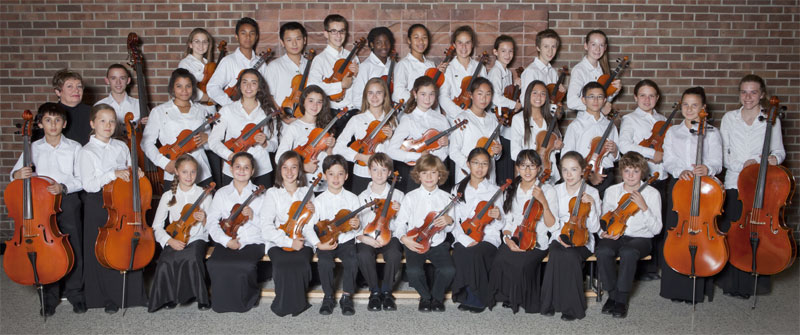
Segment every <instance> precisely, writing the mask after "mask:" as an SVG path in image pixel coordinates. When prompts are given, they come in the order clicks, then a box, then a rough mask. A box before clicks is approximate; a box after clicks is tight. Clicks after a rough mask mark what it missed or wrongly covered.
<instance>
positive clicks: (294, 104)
mask: <svg viewBox="0 0 800 335" xmlns="http://www.w3.org/2000/svg"><path fill="white" fill-rule="evenodd" d="M315 54H316V51H314V49H311V50H308V52H306V54H305V57H306V68H305V70H303V74H302V75H300V74H298V75H296V76H294V77H292V94H289V95H287V96H286V98H284V99H283V102H281V109H283V112H284V113H285V114H286V115H288V116H291V117H295V118H299V117H301V116H303V113H301V112H300V95H302V94H303V90H304V89H305V88H306V83H308V73H309V72H310V71H311V61H312V60H314V55H315Z"/></svg>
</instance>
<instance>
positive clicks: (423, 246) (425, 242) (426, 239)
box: [406, 193, 461, 254]
mask: <svg viewBox="0 0 800 335" xmlns="http://www.w3.org/2000/svg"><path fill="white" fill-rule="evenodd" d="M460 198H461V193H458V194H456V195H455V196H454V197H452V198H451V199H450V202H449V203H448V204H447V206H445V207H444V209H442V210H441V211H439V212H438V213H437V212H429V213H428V215H426V216H425V221H424V222H423V223H422V225H421V226H419V227H416V228H414V229H411V230H409V231H408V233H406V236H408V237H413V239H414V242H416V243H419V244H420V253H421V254H424V253H426V252H428V250H430V249H431V239H433V236H434V235H436V233H438V232H440V231H442V230H443V229H444V227H437V226H436V225H434V224H433V221H436V219H438V218H440V217H442V216H444V215H445V214H447V212H448V211H450V209H452V208H453V206H455V204H456V202H458V199H460Z"/></svg>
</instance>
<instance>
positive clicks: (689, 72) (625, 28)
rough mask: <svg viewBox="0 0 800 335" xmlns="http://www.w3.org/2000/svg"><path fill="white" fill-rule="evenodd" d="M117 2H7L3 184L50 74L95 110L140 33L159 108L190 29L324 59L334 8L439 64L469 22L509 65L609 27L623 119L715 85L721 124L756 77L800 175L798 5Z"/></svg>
mask: <svg viewBox="0 0 800 335" xmlns="http://www.w3.org/2000/svg"><path fill="white" fill-rule="evenodd" d="M110 2H111V1H92V0H51V1H41V0H40V1H22V0H4V1H3V2H2V4H0V174H2V177H0V188H4V187H5V185H6V184H7V183H8V177H7V176H8V172H9V170H10V168H11V166H12V165H13V163H14V161H15V160H16V158H17V156H18V155H19V152H20V145H19V144H18V143H17V142H16V141H17V140H18V137H16V136H15V135H14V134H13V132H14V128H13V124H14V123H16V122H18V119H19V114H20V112H21V111H22V110H24V109H35V108H36V107H37V106H38V105H39V104H40V103H42V102H45V101H55V99H56V97H55V94H53V91H52V89H51V88H50V78H51V76H52V74H53V73H54V72H55V71H56V70H58V69H60V68H64V67H69V68H71V69H74V70H77V71H79V72H80V73H81V74H82V75H83V76H84V78H85V80H86V85H87V88H86V99H85V102H86V103H90V104H91V103H93V102H94V101H96V100H98V99H99V98H101V97H103V96H105V95H106V94H107V92H106V89H105V87H104V86H103V80H102V77H103V75H104V73H105V68H106V67H107V66H108V65H109V64H111V63H115V62H125V61H126V58H127V57H126V50H125V38H126V36H127V34H128V33H129V32H131V31H134V32H136V33H137V34H138V35H139V36H140V38H141V39H142V40H143V43H144V45H143V47H142V51H143V53H144V55H145V57H146V64H147V76H148V83H149V85H150V86H149V91H150V97H151V102H152V104H153V106H154V105H155V104H158V103H161V102H163V101H165V100H166V99H167V96H166V89H165V85H166V82H167V79H168V76H169V74H170V72H171V71H172V69H174V68H175V67H176V66H177V63H178V61H179V60H180V59H181V58H182V57H183V51H184V49H185V46H184V44H183V42H184V41H185V39H186V36H187V34H188V33H189V31H191V30H192V29H193V28H195V27H205V28H206V29H208V30H209V31H210V32H211V33H212V35H214V36H215V38H217V40H219V39H220V38H223V39H226V40H227V41H228V42H229V47H230V49H231V50H233V48H235V46H236V45H235V42H234V41H233V39H232V36H231V35H232V34H233V25H234V23H235V21H236V20H237V19H238V18H240V17H241V16H251V17H253V18H255V19H256V20H258V22H259V24H260V26H261V27H260V28H261V42H260V43H259V50H264V49H266V48H268V47H271V48H273V50H276V49H279V48H277V45H278V43H277V40H278V36H277V29H278V27H279V25H280V24H281V23H282V22H286V21H290V20H298V21H302V22H304V23H305V24H306V27H307V29H308V30H309V32H310V37H309V44H310V46H311V47H314V48H317V49H318V50H319V49H320V48H321V47H323V46H324V40H323V38H322V34H321V30H322V19H323V18H324V17H325V15H327V14H328V13H332V12H335V13H340V14H342V15H344V16H345V17H347V18H348V19H349V20H351V36H353V33H354V34H355V36H356V37H360V36H364V35H365V34H366V32H367V31H368V30H369V29H370V28H372V27H374V26H377V25H386V26H388V27H390V28H391V29H392V31H394V32H395V37H396V39H397V40H398V43H397V44H396V46H397V47H398V52H399V53H400V55H401V56H402V55H405V54H406V53H407V51H408V47H407V44H406V43H405V31H406V29H407V28H408V26H409V25H410V24H412V23H415V22H423V23H425V24H426V25H427V26H428V27H429V28H430V29H431V30H432V31H433V33H434V37H433V47H432V50H431V52H430V54H429V55H430V56H431V58H433V59H434V60H438V59H440V58H441V54H442V50H444V48H445V47H446V44H447V41H448V38H449V32H450V31H451V30H452V29H454V28H455V27H456V26H458V25H460V24H471V25H472V26H473V27H474V28H475V29H476V30H477V31H478V33H479V37H478V43H479V46H478V50H479V51H482V50H489V49H490V48H491V44H492V42H493V40H494V37H495V36H496V35H497V34H498V33H499V32H502V33H507V34H510V35H512V36H513V37H514V38H515V39H516V40H517V42H518V43H519V46H518V49H517V52H518V57H517V59H516V60H515V63H514V64H513V66H514V67H517V66H525V65H527V63H529V62H530V61H531V60H532V59H533V57H534V56H535V54H536V50H535V47H534V45H533V44H534V41H533V37H534V36H535V34H536V32H537V31H539V30H541V29H544V28H545V27H550V28H553V29H555V30H556V31H558V33H559V34H560V35H561V37H562V40H563V46H562V48H561V52H560V54H559V56H558V58H557V59H556V64H555V65H558V66H561V65H567V66H569V67H571V66H574V65H575V64H576V63H577V62H578V61H580V59H581V57H582V55H583V47H582V38H583V36H584V34H585V33H586V32H587V31H589V30H591V29H603V30H604V31H605V32H606V33H607V34H608V36H609V39H610V55H611V57H612V58H617V57H621V56H625V55H626V56H629V57H630V59H631V67H630V70H628V71H626V72H625V73H624V74H623V77H622V80H623V84H624V85H625V89H624V91H623V94H622V95H621V96H620V97H619V98H618V99H617V107H618V109H620V110H622V111H630V110H632V109H633V107H635V105H634V104H633V98H632V93H631V92H630V91H631V90H632V87H633V85H634V84H635V83H636V81H638V80H639V79H642V78H651V79H654V80H656V82H658V83H659V85H660V86H661V88H662V90H663V92H664V95H663V97H662V99H661V110H662V111H663V110H669V109H670V107H671V105H672V103H673V102H675V101H677V99H678V97H679V94H680V92H681V91H682V90H683V89H685V88H687V87H689V86H695V85H700V86H704V87H705V88H706V91H707V92H708V94H709V99H710V109H711V111H712V112H713V113H714V115H715V117H716V119H717V120H719V119H721V116H722V113H723V112H724V111H726V110H731V109H734V108H737V107H738V106H737V100H738V98H737V97H738V94H737V87H736V83H737V81H738V79H739V78H740V77H741V76H742V75H744V74H747V73H756V74H759V75H761V76H762V77H764V78H765V79H766V81H767V85H768V86H769V92H768V93H769V94H770V95H778V96H779V97H780V98H781V100H782V101H783V102H784V104H785V105H786V106H787V107H788V108H789V109H788V110H789V112H788V113H787V115H786V117H785V118H784V120H783V127H784V129H783V133H784V145H785V146H786V149H787V152H788V156H787V159H786V163H785V164H786V165H787V166H788V167H789V168H790V169H791V170H792V172H793V173H794V174H795V175H800V164H799V163H798V161H800V145H798V138H799V137H800V118H799V117H798V113H796V111H797V110H798V109H799V108H800V91H798V89H797V87H798V86H800V36H799V34H800V23H798V22H800V13H798V11H799V10H800V6H798V1H796V0H784V1H782V0H772V1H769V0H763V1H758V0H747V1H746V0H731V1H725V0H720V1H693V0H649V1H646V3H645V4H640V3H642V2H645V1H632V0H623V1H613V2H612V1H605V0H598V1H593V3H591V4H574V3H573V2H572V1H566V0H557V1H548V3H535V4H531V3H530V1H527V0H518V1H502V0H495V1H491V0H486V1H457V0H456V1H425V0H407V1H403V0H394V1H390V0H383V1H381V0H377V1H372V0H370V1H367V0H353V1H348V2H342V1H319V2H308V3H296V2H290V1H272V0H267V1H248V0H243V1H238V2H236V3H231V2H230V1H225V0H217V1H209V2H208V3H205V4H203V3H195V2H194V1H191V0H179V1H156V0H139V1H136V0H134V1H119V2H118V3H110ZM489 51H491V50H489ZM279 52H280V51H279ZM366 54H367V53H366V52H364V53H362V54H361V56H362V58H363V57H364V56H366ZM133 91H134V92H133V95H135V90H133ZM153 106H151V107H153ZM571 117H574V116H573V115H569V116H568V119H569V118H571ZM718 122H719V121H716V124H718ZM565 125H566V122H565V123H563V124H562V127H564V126H565ZM795 203H800V202H797V201H796V202H795ZM798 219H800V206H798V205H793V206H791V207H789V209H788V210H787V221H788V222H789V223H791V224H792V225H793V226H795V227H797V222H798ZM12 227H13V226H12V224H11V222H10V220H9V218H8V216H7V213H6V211H5V208H4V207H0V233H6V234H8V233H9V230H10V229H13V228H12ZM798 236H800V235H798Z"/></svg>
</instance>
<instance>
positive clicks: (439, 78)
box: [425, 45, 456, 88]
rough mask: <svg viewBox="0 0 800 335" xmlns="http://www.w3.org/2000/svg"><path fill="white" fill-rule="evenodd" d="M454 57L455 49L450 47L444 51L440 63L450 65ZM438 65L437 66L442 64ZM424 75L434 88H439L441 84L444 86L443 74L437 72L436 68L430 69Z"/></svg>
mask: <svg viewBox="0 0 800 335" xmlns="http://www.w3.org/2000/svg"><path fill="white" fill-rule="evenodd" d="M455 56H456V47H455V46H452V45H451V46H450V47H449V48H447V50H445V51H444V60H443V61H442V63H450V61H452V60H453V57H455ZM442 63H439V64H442ZM425 75H426V76H428V77H430V78H431V79H433V82H434V83H436V87H438V88H441V87H442V84H444V72H442V71H439V68H438V67H431V68H428V69H427V70H425Z"/></svg>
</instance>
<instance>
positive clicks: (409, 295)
mask: <svg viewBox="0 0 800 335" xmlns="http://www.w3.org/2000/svg"><path fill="white" fill-rule="evenodd" d="M213 252H214V247H213V246H211V247H209V248H208V250H207V251H206V259H208V258H209V257H211V254H212V253H213ZM652 258H653V257H652V256H650V255H647V256H645V257H643V258H642V259H640V260H642V261H645V260H650V259H652ZM549 260H550V255H547V256H545V257H544V259H542V262H543V263H547V262H548V261H549ZM261 261H262V262H269V261H270V259H269V256H268V255H264V257H262V258H261ZM318 261H319V258H318V257H317V255H316V254H315V255H314V257H313V258H311V262H312V263H316V262H318ZM334 261H335V262H336V263H341V262H342V260H341V259H339V258H338V257H337V258H335V259H334ZM617 261H619V257H617ZM375 262H376V263H379V264H383V263H386V261H384V260H383V254H378V256H377V257H376V258H375ZM400 262H401V263H405V262H406V259H405V257H404V258H403V259H402V260H401V261H400ZM586 262H588V263H589V290H587V291H586V297H590V298H592V297H593V298H595V300H596V301H597V302H600V301H601V300H602V297H603V291H602V289H601V288H600V285H599V280H598V279H597V274H596V273H597V271H595V262H597V257H595V255H591V256H589V258H587V259H586ZM425 263H428V264H430V261H428V260H426V261H425ZM392 294H393V295H394V297H395V298H396V299H419V294H418V293H417V291H414V290H398V291H394V292H392ZM341 295H342V291H337V292H336V298H339V297H341ZM261 296H262V297H272V298H274V297H275V290H274V289H271V288H268V289H263V290H261ZM324 296H325V294H324V293H323V292H322V290H311V291H309V292H308V297H309V298H320V299H321V298H323V297H324ZM451 296H452V294H451V293H450V292H448V293H446V294H445V299H450V298H451ZM353 298H354V299H367V298H369V292H356V293H355V294H353Z"/></svg>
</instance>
